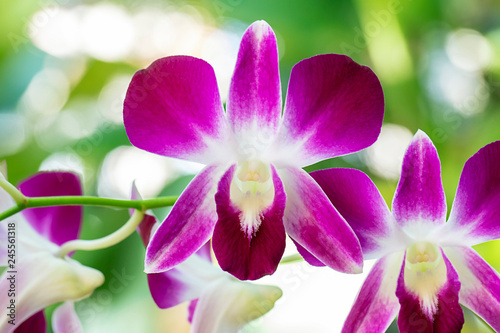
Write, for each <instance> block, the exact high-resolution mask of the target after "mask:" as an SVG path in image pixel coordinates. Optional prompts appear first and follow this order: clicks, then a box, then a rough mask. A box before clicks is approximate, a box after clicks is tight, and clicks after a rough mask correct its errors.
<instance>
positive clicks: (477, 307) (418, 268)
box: [311, 131, 500, 332]
mask: <svg viewBox="0 0 500 333" xmlns="http://www.w3.org/2000/svg"><path fill="white" fill-rule="evenodd" d="M499 171H500V141H496V142H494V143H491V144H489V145H487V146H485V147H483V148H482V149H480V150H479V151H478V152H477V153H476V154H475V155H474V156H472V157H471V158H470V159H469V160H468V161H467V162H466V163H465V166H464V169H463V172H462V176H461V178H460V182H459V184H458V189H457V193H456V196H455V201H454V202H453V206H452V209H451V213H450V216H449V218H448V222H447V223H445V221H446V210H447V209H446V200H445V195H444V190H443V185H442V183H441V166H440V162H439V157H438V154H437V151H436V148H435V147H434V145H433V143H432V141H431V140H430V139H429V137H428V136H427V135H426V134H425V133H424V132H422V131H418V132H417V134H416V135H415V137H414V138H413V140H412V142H411V143H410V146H409V147H408V150H407V151H406V155H405V157H404V160H403V168H402V173H401V178H400V180H399V184H398V187H397V190H396V194H395V195H394V199H393V202H392V214H391V212H390V211H389V209H388V207H387V205H386V204H385V202H384V199H383V198H382V196H381V195H380V193H379V192H378V190H377V188H376V187H375V185H374V184H373V182H372V181H371V180H370V179H369V178H368V176H367V175H365V174H364V173H362V172H361V171H358V170H353V169H328V170H320V171H316V172H313V173H311V176H312V177H313V178H314V179H315V180H316V181H317V182H318V184H319V185H320V186H321V187H322V188H323V190H324V191H325V193H326V195H327V196H328V197H329V198H330V200H331V202H332V203H333V205H334V206H335V207H336V208H337V209H338V210H339V212H340V213H341V214H342V215H343V216H344V217H345V219H346V220H347V222H348V223H349V225H350V226H351V227H352V228H353V229H354V231H355V232H356V234H357V235H358V237H359V240H360V242H361V246H362V248H363V253H364V256H365V259H374V258H379V260H378V261H377V262H376V264H375V266H374V267H373V269H372V270H371V272H370V274H369V275H368V277H367V279H366V281H365V283H364V284H363V286H362V288H361V291H360V292H359V295H358V297H357V299H356V301H355V303H354V305H353V308H352V310H351V312H350V314H349V316H348V317H347V320H346V322H345V324H344V328H343V332H384V331H385V330H386V328H387V327H388V326H389V325H390V323H391V322H392V321H393V319H394V318H395V317H396V315H398V314H399V316H398V326H399V329H400V331H401V332H460V330H461V328H462V325H463V323H464V315H463V312H462V308H461V307H460V305H459V303H460V304H463V305H464V306H466V307H468V308H469V309H471V310H472V311H474V312H475V313H476V314H477V315H479V316H480V317H482V318H483V319H484V320H485V321H486V322H487V323H488V324H489V325H491V327H492V328H493V329H494V330H496V331H500V275H499V274H498V272H496V271H495V270H494V269H493V268H492V267H491V266H490V265H489V264H487V263H486V262H485V261H484V260H483V259H482V258H481V257H480V256H479V255H478V254H477V252H476V251H474V250H473V249H472V248H471V246H472V245H475V244H478V243H482V242H485V241H489V240H493V239H498V238H500V219H499V216H500V172H499Z"/></svg>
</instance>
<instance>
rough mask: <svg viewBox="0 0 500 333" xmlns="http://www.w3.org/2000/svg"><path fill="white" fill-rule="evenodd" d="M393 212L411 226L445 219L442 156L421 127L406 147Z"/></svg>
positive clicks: (434, 222)
mask: <svg viewBox="0 0 500 333" xmlns="http://www.w3.org/2000/svg"><path fill="white" fill-rule="evenodd" d="M392 213H393V215H394V217H395V218H396V221H397V222H398V223H399V224H400V225H402V226H408V227H409V226H411V227H414V226H415V225H421V226H424V228H426V229H427V226H428V225H438V224H443V223H444V222H445V220H446V198H445V196H444V190H443V184H442V182H441V164H440V162H439V156H438V153H437V150H436V147H434V144H433V143H432V141H431V139H429V137H428V136H427V134H425V133H424V132H422V131H420V130H419V131H418V132H417V133H416V134H415V136H414V137H413V140H412V141H411V143H410V146H409V147H408V149H407V150H406V153H405V156H404V159H403V168H402V171H401V178H400V179H399V183H398V187H397V189H396V193H395V195H394V199H393V202H392Z"/></svg>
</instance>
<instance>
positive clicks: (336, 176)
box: [311, 168, 402, 259]
mask: <svg viewBox="0 0 500 333" xmlns="http://www.w3.org/2000/svg"><path fill="white" fill-rule="evenodd" d="M311 177H312V178H313V179H314V180H315V181H316V182H317V183H318V185H319V186H320V187H321V188H322V189H323V191H324V192H325V194H326V196H327V197H328V199H330V202H331V203H332V204H333V206H334V207H335V208H336V209H337V210H338V212H339V213H340V214H341V215H342V216H343V217H344V219H345V220H346V221H347V223H349V225H350V226H351V228H352V229H353V230H354V232H355V233H356V236H358V239H359V242H360V243H361V247H362V249H363V256H364V258H365V259H372V258H380V257H381V256H382V255H384V254H385V253H384V252H387V251H388V249H389V248H391V249H390V250H391V251H394V250H396V249H394V248H392V247H401V246H402V244H398V239H397V237H396V235H395V231H394V228H395V227H396V224H395V222H394V219H393V217H392V215H391V212H390V211H389V208H388V207H387V204H386V203H385V201H384V198H383V197H382V195H381V194H380V192H379V191H378V190H377V187H376V186H375V184H374V183H373V182H372V181H371V180H370V178H368V176H367V175H366V174H364V173H363V172H361V171H359V170H355V169H343V168H334V169H327V170H318V171H314V172H312V173H311ZM392 244H393V245H392Z"/></svg>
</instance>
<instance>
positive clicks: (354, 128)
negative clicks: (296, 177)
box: [279, 54, 384, 166]
mask: <svg viewBox="0 0 500 333" xmlns="http://www.w3.org/2000/svg"><path fill="white" fill-rule="evenodd" d="M383 116H384V95H383V92H382V87H381V86H380V82H379V80H378V79H377V77H376V75H375V74H374V73H373V72H372V70H371V69H370V68H368V67H365V66H360V65H358V64H357V63H355V62H354V61H352V59H351V58H349V57H347V56H344V55H338V54H323V55H318V56H314V57H312V58H309V59H305V60H302V61H301V62H299V63H298V64H296V65H295V66H294V67H293V69H292V73H291V75H290V83H289V84H288V93H287V97H286V103H285V111H284V118H283V124H282V127H281V129H280V137H279V140H280V145H279V147H280V148H283V147H287V146H288V147H289V148H288V149H285V150H283V149H281V151H284V154H287V155H289V151H294V152H298V153H296V154H293V155H292V156H293V160H292V161H291V162H293V163H294V165H298V166H305V165H309V164H312V163H314V162H317V161H320V160H323V159H326V158H330V157H334V156H339V155H344V154H349V153H353V152H355V151H358V150H361V149H363V148H366V147H368V146H369V145H371V144H372V143H373V142H375V140H376V139H377V137H378V135H379V133H380V129H381V127H382V118H383ZM286 157H287V156H286V155H285V156H283V158H286Z"/></svg>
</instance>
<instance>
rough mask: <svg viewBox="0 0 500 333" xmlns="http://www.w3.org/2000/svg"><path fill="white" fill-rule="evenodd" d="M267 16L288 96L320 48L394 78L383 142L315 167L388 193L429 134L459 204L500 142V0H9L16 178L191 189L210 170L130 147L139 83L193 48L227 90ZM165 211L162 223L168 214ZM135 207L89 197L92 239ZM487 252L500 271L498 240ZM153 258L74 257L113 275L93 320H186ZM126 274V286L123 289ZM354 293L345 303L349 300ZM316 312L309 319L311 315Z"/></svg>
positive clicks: (387, 84)
mask: <svg viewBox="0 0 500 333" xmlns="http://www.w3.org/2000/svg"><path fill="white" fill-rule="evenodd" d="M259 19H263V20H266V21H267V22H268V23H269V24H270V25H271V26H272V27H273V29H274V30H275V32H276V34H277V37H278V44H279V52H280V69H281V80H282V87H283V96H285V94H286V86H287V83H288V77H289V74H290V70H291V68H292V66H293V65H294V64H295V63H297V62H298V61H300V60H301V59H304V58H308V57H311V56H313V55H316V54H321V53H342V54H347V55H349V56H351V57H352V58H353V59H354V60H355V61H357V62H359V63H361V64H365V65H367V66H370V67H371V68H372V69H373V71H374V72H375V73H376V74H377V75H378V77H379V79H380V81H381V83H382V86H383V89H384V93H385V99H386V113H385V118H384V123H385V124H384V127H383V129H382V133H381V136H380V138H379V140H378V141H377V143H376V144H375V145H374V146H372V147H371V148H369V149H367V150H365V151H362V152H359V153H356V154H353V155H350V156H346V157H342V158H336V159H332V160H328V161H324V162H321V163H318V164H317V165H313V166H310V167H308V168H306V169H307V171H312V170H315V169H319V168H326V167H337V166H343V167H353V168H358V169H361V170H363V171H365V172H367V173H368V174H369V175H370V176H371V177H372V179H374V181H375V183H376V184H377V186H378V187H379V189H380V190H381V192H382V193H383V195H384V197H385V198H386V200H387V201H388V202H389V203H390V201H391V200H392V195H393V193H394V189H395V187H396V183H397V179H398V176H399V168H400V163H401V158H402V155H403V153H404V150H405V148H406V146H407V144H408V143H409V140H410V139H411V137H412V136H413V134H414V133H415V132H416V130H417V129H422V130H424V131H425V132H426V133H427V134H428V135H429V136H430V137H431V139H432V140H433V141H434V143H435V145H436V146H437V149H438V151H439V155H440V158H441V163H442V172H443V183H444V188H445V191H446V196H447V201H448V206H449V207H451V203H452V201H453V197H454V194H455V190H456V186H457V184H458V180H459V177H460V173H461V170H462V167H463V165H464V163H465V161H466V160H467V159H468V158H469V157H470V156H471V155H473V154H474V153H475V152H476V151H477V150H478V149H479V148H481V147H483V146H484V145H486V144H488V143H490V142H492V141H495V140H498V139H500V3H499V2H498V1H494V0H489V1H488V0H479V1H466V0H447V1H444V0H442V1H435V0H418V1H417V0H413V1H412V0H394V1H382V0H356V1H327V0H316V1H297V0H287V1H285V0H280V1H264V0H257V1H249V0H217V1H208V0H207V1H203V0H198V1H194V0H193V1H160V0H157V1H151V0H150V1H147V0H146V1H140V0H130V1H74V0H40V1H27V0H20V1H13V0H7V1H2V2H1V3H0V31H1V32H2V33H1V39H0V158H1V159H5V160H6V161H7V163H8V168H9V170H8V172H9V179H10V180H11V181H12V182H13V183H14V184H17V183H18V182H19V181H20V180H21V179H23V178H26V177H28V176H29V175H31V174H33V173H35V172H37V171H38V170H40V169H43V170H49V169H71V170H77V171H78V172H80V173H81V174H82V176H83V179H84V181H85V193H86V194H87V195H101V196H107V197H118V198H126V197H127V196H128V195H129V194H128V193H129V191H130V186H131V182H132V180H133V179H137V182H138V186H139V189H140V190H141V191H142V192H143V194H144V196H145V197H153V196H156V195H160V194H161V195H171V194H179V193H180V192H181V191H182V189H183V188H184V187H185V186H186V184H187V183H188V182H189V180H190V179H191V178H192V174H194V173H196V172H197V170H199V166H197V165H192V164H185V163H181V162H177V161H174V160H170V159H167V158H162V157H157V156H153V155H151V154H148V153H145V152H141V151H139V150H137V149H135V148H130V143H129V141H128V139H127V136H126V133H125V130H124V127H123V121H122V118H121V112H122V102H123V97H124V94H125V91H126V88H127V85H128V82H129V80H130V78H131V76H132V75H133V73H134V72H135V71H136V70H138V69H140V68H143V67H145V66H147V65H148V64H150V63H151V62H152V61H153V60H155V59H157V58H159V57H162V56H168V55H174V54H190V55H193V56H197V57H201V58H203V59H205V60H207V61H208V62H210V63H211V64H212V65H213V66H214V68H215V71H216V74H217V78H218V81H219V86H220V89H221V95H222V97H223V98H225V96H226V95H227V89H228V83H229V79H230V77H231V73H232V69H233V66H234V62H235V58H236V52H237V48H238V43H239V39H240V37H241V35H242V33H243V31H244V30H245V29H246V27H247V26H248V25H249V24H250V23H252V22H253V21H255V20H259ZM499 172H500V171H499ZM156 213H157V214H158V216H159V217H160V218H163V217H164V216H165V215H166V213H167V210H159V211H157V212H156ZM127 214H128V213H127V212H126V211H120V210H111V209H104V208H91V207H90V208H86V209H85V223H84V227H83V231H82V238H84V239H92V238H96V237H100V236H103V235H106V234H108V233H110V232H112V231H113V230H115V229H117V228H118V227H119V226H121V225H122V224H123V223H124V222H125V221H126V219H127ZM476 249H477V250H478V251H479V252H480V253H481V254H482V255H483V257H484V258H485V259H486V260H487V261H488V262H489V263H490V264H491V265H492V266H493V267H495V268H496V269H497V270H500V255H499V253H500V252H499V251H500V243H499V242H498V241H494V242H489V243H487V244H482V245H479V246H477V247H476ZM143 256H144V249H143V247H142V244H141V242H140V241H139V237H138V236H137V235H133V236H132V237H130V238H129V239H127V240H126V241H124V242H123V243H121V244H119V245H117V246H114V247H112V248H110V249H106V250H101V251H96V252H93V253H81V252H77V253H76V254H75V258H76V259H78V260H80V261H81V262H82V263H84V264H86V265H90V266H92V267H95V268H97V269H100V270H101V271H103V272H104V273H105V275H106V278H107V282H106V283H105V285H104V286H103V287H101V288H100V289H98V290H97V291H96V292H95V293H94V295H93V296H92V297H91V298H90V299H87V300H84V301H82V302H80V303H78V304H77V306H76V308H77V311H78V312H79V314H80V316H81V318H82V320H83V322H84V325H85V328H86V329H87V331H89V332H101V331H102V332H183V331H185V330H186V329H188V324H187V323H186V320H185V313H184V310H185V309H184V308H183V307H177V308H174V309H173V310H165V311H160V310H157V309H155V306H154V304H153V302H152V300H151V298H150V296H149V294H148V290H147V284H146V280H145V276H144V274H143V273H142V265H143ZM113 279H117V280H118V281H120V283H121V284H122V285H123V290H121V289H120V291H119V292H117V291H116V290H115V291H113V292H111V291H110V288H109V283H110V282H111V281H113ZM115 283H116V282H115ZM317 296H318V297H321V295H317ZM351 302H352V299H351V300H347V301H344V303H345V308H346V309H348V308H349V306H350V304H351ZM346 311H347V310H346ZM49 312H50V310H49ZM345 313H347V312H345ZM303 316H304V318H303V320H304V322H306V323H307V320H308V319H307V318H308V316H310V314H308V313H303ZM331 317H332V318H325V321H331V322H335V323H337V324H336V325H337V326H334V327H340V326H338V325H341V323H342V321H343V319H344V317H345V315H344V317H342V316H340V315H339V316H335V313H333V312H332V314H331ZM338 323H340V324H338ZM269 327H275V326H272V325H270V324H267V323H266V321H265V320H264V321H262V322H261V323H260V324H259V325H254V327H253V328H252V329H251V330H247V331H249V332H250V331H251V332H271V331H276V330H272V329H271V328H269ZM337 330H338V329H335V330H334V331H337ZM480 330H484V331H486V332H488V331H489V330H488V329H487V328H486V327H485V326H484V324H482V323H481V322H480V321H479V320H478V319H477V318H476V317H475V316H474V315H472V314H471V313H469V312H467V313H466V326H465V328H464V331H469V332H478V331H480ZM287 331H288V332H292V330H290V329H287ZM299 331H300V330H298V331H297V332H299ZM311 331H314V332H316V331H317V332H329V331H331V330H329V329H326V328H325V327H324V326H321V325H320V326H317V327H316V328H315V329H312V330H311ZM389 331H391V332H395V331H397V328H396V326H395V325H392V326H391V327H390V329H389ZM294 332H295V331H294Z"/></svg>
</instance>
